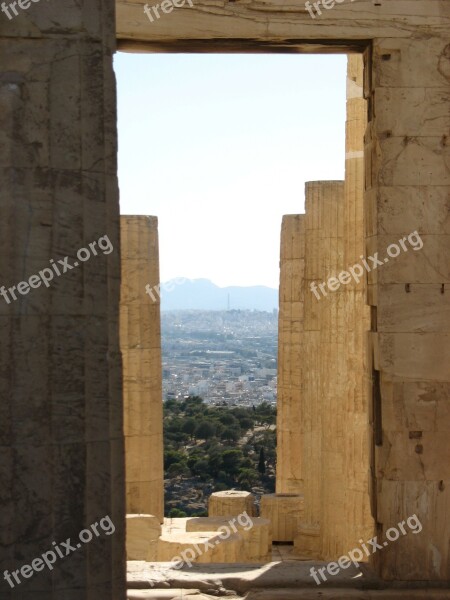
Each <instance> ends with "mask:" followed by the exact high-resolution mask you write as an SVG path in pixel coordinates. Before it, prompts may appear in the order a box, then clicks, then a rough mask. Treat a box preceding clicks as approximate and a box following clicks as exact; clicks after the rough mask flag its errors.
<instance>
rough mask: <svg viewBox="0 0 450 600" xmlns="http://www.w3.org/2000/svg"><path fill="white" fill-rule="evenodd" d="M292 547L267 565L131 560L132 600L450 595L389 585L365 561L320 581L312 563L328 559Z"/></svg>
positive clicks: (433, 599) (375, 599)
mask: <svg viewBox="0 0 450 600" xmlns="http://www.w3.org/2000/svg"><path fill="white" fill-rule="evenodd" d="M291 552H292V546H274V555H277V556H278V558H277V559H275V560H274V561H273V562H271V563H268V564H265V565H261V566H259V565H248V564H194V565H192V567H191V568H187V567H186V566H185V567H183V568H182V569H179V570H178V569H173V568H172V566H171V564H170V563H147V562H141V561H130V562H129V563H128V596H127V598H128V600H138V599H145V600H212V599H213V598H218V597H226V598H229V599H230V600H401V599H403V600H450V589H429V588H425V587H423V588H422V589H411V587H408V588H407V589H405V588H403V589H402V588H401V585H400V584H399V583H397V584H396V586H397V588H400V589H387V587H386V584H385V583H383V582H381V581H380V580H379V579H378V578H376V577H375V576H374V575H373V573H371V572H370V571H369V570H368V569H367V568H366V567H365V566H362V567H361V568H360V569H356V568H354V567H352V568H350V569H347V570H346V571H345V572H342V573H339V574H338V575H336V576H334V577H331V576H328V577H329V580H330V581H328V582H326V583H323V584H321V585H320V586H318V585H316V583H315V581H314V579H313V578H312V577H311V575H310V568H311V566H312V565H313V564H314V565H315V567H316V568H319V567H320V566H322V565H324V564H326V563H317V562H311V561H300V560H299V559H295V558H293V557H291V556H290V553H291Z"/></svg>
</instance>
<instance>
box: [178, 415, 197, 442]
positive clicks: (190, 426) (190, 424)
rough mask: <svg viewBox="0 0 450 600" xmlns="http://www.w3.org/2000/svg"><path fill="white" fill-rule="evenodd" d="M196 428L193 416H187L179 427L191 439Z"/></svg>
mask: <svg viewBox="0 0 450 600" xmlns="http://www.w3.org/2000/svg"><path fill="white" fill-rule="evenodd" d="M196 428H197V421H196V420H195V419H194V418H193V417H189V418H188V419H186V421H185V422H184V423H183V425H182V427H181V431H182V432H183V433H187V434H188V436H189V437H190V438H191V439H192V437H193V435H194V432H195V430H196Z"/></svg>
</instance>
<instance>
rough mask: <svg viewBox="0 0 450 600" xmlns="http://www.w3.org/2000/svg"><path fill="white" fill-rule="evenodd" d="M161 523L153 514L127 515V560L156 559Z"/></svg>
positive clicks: (150, 560)
mask: <svg viewBox="0 0 450 600" xmlns="http://www.w3.org/2000/svg"><path fill="white" fill-rule="evenodd" d="M160 535H161V524H160V522H159V519H158V518H157V517H154V516H153V515H127V517H126V540H127V560H145V561H149V562H152V561H155V560H157V548H158V538H159V536H160Z"/></svg>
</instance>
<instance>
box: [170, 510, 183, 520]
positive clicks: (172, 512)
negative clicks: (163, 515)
mask: <svg viewBox="0 0 450 600" xmlns="http://www.w3.org/2000/svg"><path fill="white" fill-rule="evenodd" d="M186 516H187V515H186V513H185V512H184V510H180V509H179V508H171V509H170V510H169V517H170V518H171V519H176V518H182V517H186Z"/></svg>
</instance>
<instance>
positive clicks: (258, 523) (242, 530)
mask: <svg viewBox="0 0 450 600" xmlns="http://www.w3.org/2000/svg"><path fill="white" fill-rule="evenodd" d="M219 530H222V531H223V532H224V534H225V533H226V532H227V531H228V532H234V533H236V532H238V533H239V534H240V535H241V536H242V537H243V539H244V545H243V554H242V557H241V558H240V560H239V561H238V562H258V563H259V562H270V560H271V553H272V537H271V523H270V521H269V520H268V519H262V518H260V517H251V518H250V517H249V518H247V517H246V516H245V517H243V516H242V515H239V517H238V518H236V517H233V518H232V519H230V518H227V517H195V518H191V519H187V521H186V531H188V532H191V531H210V532H217V531H219Z"/></svg>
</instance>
